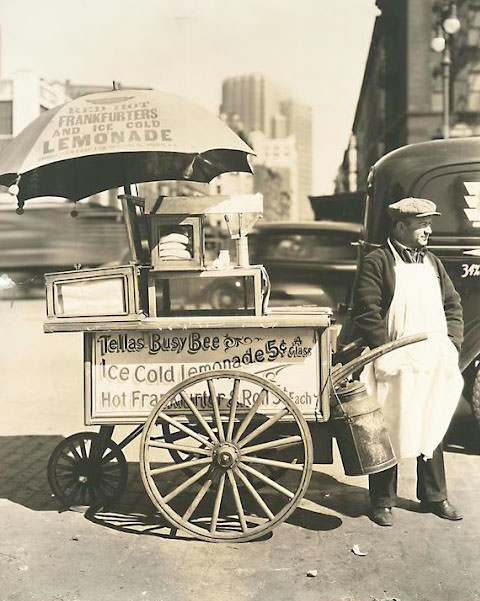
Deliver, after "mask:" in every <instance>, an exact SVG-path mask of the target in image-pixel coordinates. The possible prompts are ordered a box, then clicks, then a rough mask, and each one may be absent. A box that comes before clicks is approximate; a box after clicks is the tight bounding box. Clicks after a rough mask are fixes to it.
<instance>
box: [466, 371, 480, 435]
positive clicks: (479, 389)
mask: <svg viewBox="0 0 480 601" xmlns="http://www.w3.org/2000/svg"><path fill="white" fill-rule="evenodd" d="M469 375H470V377H471V387H470V394H469V395H468V396H467V400H468V401H469V403H470V408H471V410H472V413H473V416H474V417H475V420H476V422H477V426H478V427H479V428H480V363H479V364H478V365H477V362H476V361H475V362H474V363H473V364H472V370H471V374H469Z"/></svg>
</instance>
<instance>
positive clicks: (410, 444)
mask: <svg viewBox="0 0 480 601" xmlns="http://www.w3.org/2000/svg"><path fill="white" fill-rule="evenodd" d="M389 245H390V248H391V250H392V251H393V254H394V257H395V291H394V294H393V299H392V304H391V306H390V309H389V311H388V315H387V320H388V326H387V328H388V330H387V331H388V336H389V341H390V340H397V339H398V338H401V337H403V336H410V335H412V334H419V333H421V332H426V333H427V334H428V339H427V340H425V341H422V342H417V343H415V344H411V345H408V346H405V347H403V348H400V349H397V350H395V351H392V352H391V353H388V354H386V355H385V356H383V357H380V358H379V359H377V360H376V361H375V362H374V363H373V364H368V365H367V366H366V367H365V369H364V370H363V372H362V375H361V378H360V379H361V380H362V381H363V382H364V383H365V386H366V388H367V392H368V393H369V394H370V395H372V396H374V397H376V398H377V400H378V402H379V404H380V406H381V407H382V411H383V415H384V418H385V425H386V427H387V430H388V432H389V435H390V439H391V441H392V445H393V448H394V450H395V454H396V456H397V459H401V458H406V457H417V456H418V455H420V454H423V455H424V456H425V458H430V457H432V453H433V451H434V450H435V448H436V447H437V446H438V445H439V444H440V442H441V441H442V438H443V437H444V435H445V433H446V431H447V428H448V426H449V424H450V420H451V419H452V416H453V413H454V411H455V408H456V406H457V403H458V400H459V398H460V395H461V393H462V388H463V378H462V375H461V373H460V370H459V367H458V352H457V349H456V348H455V346H454V344H453V343H452V341H451V340H450V339H449V338H448V336H447V320H446V318H445V312H444V309H443V303H442V294H441V288H440V282H439V278H438V276H437V272H436V269H435V267H434V265H433V263H432V262H431V260H430V259H429V258H428V256H427V257H425V260H424V263H405V262H404V261H402V259H401V257H400V255H399V254H398V253H397V251H396V250H395V249H394V248H393V246H392V245H391V244H390V241H389Z"/></svg>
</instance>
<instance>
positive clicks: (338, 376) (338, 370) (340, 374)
mask: <svg viewBox="0 0 480 601" xmlns="http://www.w3.org/2000/svg"><path fill="white" fill-rule="evenodd" d="M427 338H428V334H427V333H426V332H423V333H421V334H414V335H412V336H403V337H402V338H399V339H398V340H393V341H392V342H387V343H386V344H382V345H381V346H377V348H374V349H372V350H371V351H368V352H366V353H364V354H363V355H360V357H357V358H356V359H352V361H349V362H348V363H346V364H345V365H339V366H337V367H334V368H333V369H332V372H331V378H330V381H331V384H332V386H336V385H337V384H338V383H340V382H341V381H342V380H344V379H345V378H346V377H347V376H349V375H350V374H352V373H353V372H355V371H357V370H359V369H361V368H362V367H363V366H364V365H366V364H367V363H370V362H371V361H375V359H378V358H379V357H382V356H383V355H386V354H387V353H390V352H391V351H394V350H396V349H397V348H401V347H402V346H406V345H407V344H414V343H415V342H422V341H423V340H426V339H427Z"/></svg>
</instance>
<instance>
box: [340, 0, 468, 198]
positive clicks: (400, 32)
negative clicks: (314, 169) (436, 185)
mask: <svg viewBox="0 0 480 601" xmlns="http://www.w3.org/2000/svg"><path fill="white" fill-rule="evenodd" d="M456 4H457V6H458V18H459V20H460V23H461V28H460V30H459V32H458V33H456V34H455V35H453V36H451V37H450V49H451V59H452V65H451V77H450V87H449V96H450V107H451V111H450V112H451V125H452V129H451V135H452V136H460V135H480V1H479V0H460V1H459V2H457V3H456ZM450 5H451V3H450V2H448V0H445V1H443V0H377V6H378V8H379V9H380V10H381V14H380V15H379V16H378V17H377V19H376V22H375V26H374V30H373V34H372V40H371V44H370V50H369V54H368V58H367V63H366V66H365V71H364V77H363V82H362V87H361V90H360V95H359V99H358V103H357V109H356V113H355V118H354V123H353V127H352V136H351V138H350V140H349V144H348V147H347V149H346V151H345V154H344V159H343V162H342V165H341V166H340V168H339V172H338V174H337V178H336V186H335V191H336V192H337V193H341V192H354V191H355V190H356V189H365V187H366V180H367V175H368V171H369V169H370V166H371V165H372V164H373V163H374V162H375V161H376V160H377V159H379V158H380V157H381V156H383V155H384V154H386V153H387V152H389V151H391V150H394V149H395V148H398V147H400V146H403V145H405V144H411V143H415V142H421V141H425V140H432V139H435V138H441V137H442V121H443V79H442V64H441V63H442V54H441V53H436V52H434V51H433V50H432V49H431V46H430V44H431V40H432V37H433V36H434V35H435V31H436V27H437V24H438V18H439V14H440V12H441V11H442V9H445V8H447V9H448V7H449V6H450ZM352 161H353V163H352ZM352 173H356V177H352Z"/></svg>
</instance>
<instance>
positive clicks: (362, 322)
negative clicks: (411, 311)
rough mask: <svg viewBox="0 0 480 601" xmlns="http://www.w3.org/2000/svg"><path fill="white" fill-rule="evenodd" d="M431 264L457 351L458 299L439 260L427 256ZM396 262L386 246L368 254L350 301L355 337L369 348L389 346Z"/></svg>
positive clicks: (459, 331) (459, 332) (459, 336)
mask: <svg viewBox="0 0 480 601" xmlns="http://www.w3.org/2000/svg"><path fill="white" fill-rule="evenodd" d="M427 256H428V257H429V258H430V259H432V260H433V264H434V265H435V267H436V270H437V275H438V278H439V280H440V289H441V291H442V300H443V308H444V311H445V317H446V318H447V326H448V336H449V338H450V339H451V340H452V342H453V344H454V345H455V346H456V347H457V349H458V350H460V347H461V345H462V342H463V312H462V305H461V303H460V295H459V294H458V292H457V291H456V290H455V288H454V286H453V284H452V281H451V280H450V278H449V276H448V274H447V272H446V271H445V268H444V266H443V265H442V263H441V261H440V259H438V258H437V257H436V256H435V255H434V254H432V253H430V252H428V251H427V252H426V256H425V258H426V257H427ZM394 267H395V259H394V257H393V253H392V251H391V250H390V248H389V247H388V246H384V247H382V248H377V249H376V250H374V251H372V252H371V253H369V254H368V255H367V256H366V257H365V259H364V263H363V267H362V270H361V272H360V273H359V275H358V279H357V283H356V286H355V291H354V297H353V310H352V318H353V321H354V324H355V327H356V330H357V333H358V334H359V335H360V336H362V338H363V339H364V340H365V341H366V343H367V345H368V346H369V347H370V348H374V347H377V346H380V345H382V344H385V343H386V342H389V339H388V335H387V319H386V315H387V312H388V309H389V307H390V304H391V302H392V298H393V291H394V289H395V272H394Z"/></svg>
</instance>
